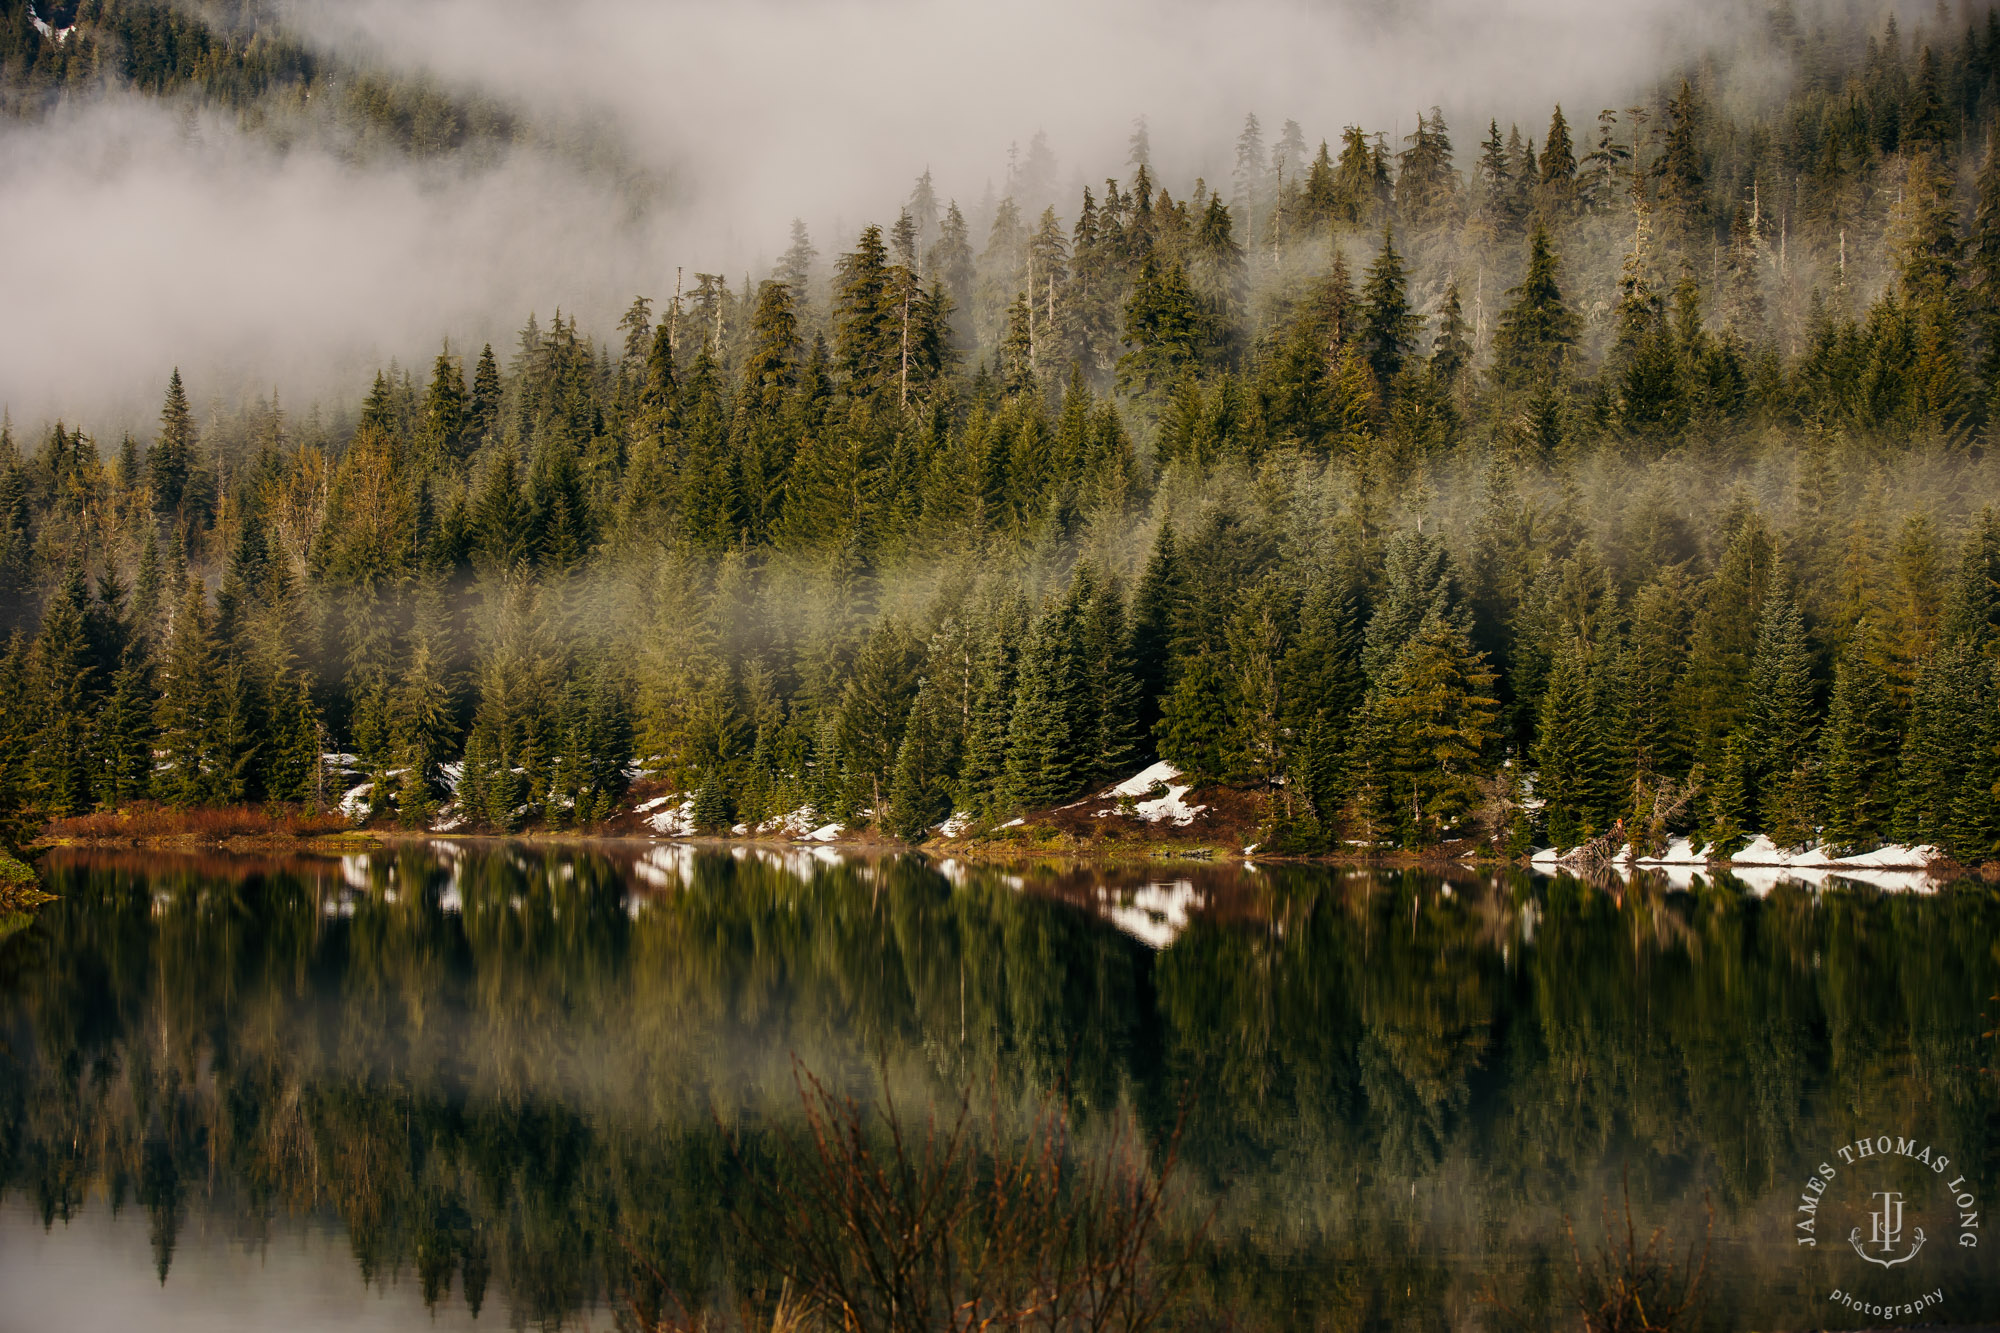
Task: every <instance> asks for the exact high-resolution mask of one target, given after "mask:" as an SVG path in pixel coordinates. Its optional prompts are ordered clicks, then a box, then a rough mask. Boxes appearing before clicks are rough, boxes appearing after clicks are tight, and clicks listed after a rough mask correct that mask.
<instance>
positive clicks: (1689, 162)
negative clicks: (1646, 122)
mask: <svg viewBox="0 0 2000 1333" xmlns="http://www.w3.org/2000/svg"><path fill="white" fill-rule="evenodd" d="M1699 133H1700V109H1699V106H1698V104H1697V103H1696V101H1695V95H1694V89H1693V87H1692V86H1690V85H1689V83H1688V82H1687V80H1685V79H1683V80H1681V86H1680V91H1679V92H1678V93H1676V94H1675V95H1674V96H1673V97H1672V98H1671V99H1669V100H1668V102H1667V140H1666V146H1665V148H1664V149H1663V150H1662V152H1661V153H1660V157H1659V160H1658V161H1656V162H1655V163H1654V164H1653V168H1652V170H1653V178H1654V191H1655V195H1656V197H1657V198H1658V200H1659V206H1660V215H1661V218H1662V220H1663V222H1664V223H1665V231H1666V234H1667V237H1668V239H1669V240H1670V241H1671V242H1673V243H1674V244H1675V245H1676V246H1677V247H1679V248H1681V249H1682V250H1684V251H1691V252H1693V253H1695V254H1696V255H1699V254H1700V253H1702V250H1703V249H1704V248H1705V247H1703V246H1702V244H1701V243H1702V242H1703V241H1704V240H1705V239H1706V238H1705V235H1704V233H1705V232H1706V231H1707V230H1708V222H1709V212H1708V183H1707V178H1706V173H1705V172H1704V170H1703V163H1702V153H1701V147H1700V143H1699V140H1698V137H1697V136H1698V135H1699Z"/></svg>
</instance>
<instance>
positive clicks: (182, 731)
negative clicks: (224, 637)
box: [153, 586, 223, 806]
mask: <svg viewBox="0 0 2000 1333" xmlns="http://www.w3.org/2000/svg"><path fill="white" fill-rule="evenodd" d="M212 634H213V631H212V629H211V627H210V624H209V617H208V605H207V601H206V599H205V598H204V597H203V596H202V594H201V590H200V588H199V587H198V586H190V587H188V588H187V589H186V591H185V592H184V594H183V595H182V597H181V600H180V604H179V607H178V608H177V609H176V610H175V612H174V618H173V625H172V628H171V629H170V630H169V631H168V635H167V642H166V647H165V650H164V654H163V658H162V665H161V670H160V698H159V705H158V709H159V712H158V721H157V726H158V732H159V746H160V752H161V770H162V771H161V772H160V773H159V774H158V775H156V777H155V779H154V783H153V786H154V789H155V791H156V792H158V793H159V794H160V795H161V796H162V797H163V798H164V799H166V800H167V801H169V802H170V803H172V804H174V805H180V806H190V805H198V804H200V803H202V802H203V801H206V800H209V799H211V798H212V796H213V794H214V792H215V790H216V788H217V786H218V785H219V783H220V778H221V775H220V772H219V770H220V767H221V762H222V758H223V757H222V756H220V755H218V754H217V753H216V751H215V738H214V730H213V729H214V723H215V719H216V717H217V716H218V715H219V714H220V713H221V711H222V690H221V688H220V682H219V679H218V677H219V668H218V663H217V661H216V653H215V644H214V640H213V637H212Z"/></svg>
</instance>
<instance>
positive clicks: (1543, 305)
mask: <svg viewBox="0 0 2000 1333" xmlns="http://www.w3.org/2000/svg"><path fill="white" fill-rule="evenodd" d="M1509 295H1511V296H1513V297H1514V298H1515V299H1514V304H1513V305H1511V306H1509V307H1508V308H1507V310H1506V311H1505V312H1504V313H1503V314H1502V315H1501V316H1500V327H1499V330H1498V331H1497V332H1496V333H1495V335H1494V338H1493V376H1494V379H1495V380H1496V381H1498V382H1499V384H1500V385H1501V387H1502V388H1507V389H1515V390H1529V389H1536V388H1547V387H1551V386H1554V385H1557V384H1559V383H1560V382H1561V381H1562V378H1563V376H1564V375H1565V374H1566V373H1567V369H1568V366H1569V360H1570V353H1571V349H1572V348H1573V347H1574V345H1575V343H1576V338H1577V321H1576V316H1575V315H1573V314H1572V313H1570V309H1569V307H1568V306H1567V305H1566V304H1564V302H1563V296H1562V289H1561V288H1560V287H1558V286H1557V285H1556V257H1555V254H1554V252H1553V251H1551V250H1550V249H1549V233H1548V230H1547V229H1546V228H1544V227H1543V226H1541V225H1540V224H1539V223H1537V224H1536V226H1535V229H1534V231H1533V232H1531V233H1530V234H1529V237H1528V272H1527V275H1526V276H1525V277H1523V278H1522V279H1521V285H1520V286H1518V287H1516V288H1514V289H1513V290H1512V291H1511V292H1509Z"/></svg>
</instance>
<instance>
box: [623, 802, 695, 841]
mask: <svg viewBox="0 0 2000 1333" xmlns="http://www.w3.org/2000/svg"><path fill="white" fill-rule="evenodd" d="M636 809H637V810H638V813H640V814H641V815H644V816H645V818H646V827H647V828H650V829H652V830H653V832H655V833H657V834H659V835H660V836H661V837H663V838H685V837H688V836H690V835H691V834H692V833H693V832H694V797H692V796H690V795H688V794H687V793H686V792H678V791H677V792H670V793H668V794H667V795H665V796H655V797H654V798H653V799H652V800H650V801H642V802H640V803H639V805H638V806H637V807H636Z"/></svg>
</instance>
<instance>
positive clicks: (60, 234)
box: [0, 0, 1762, 441]
mask: <svg viewBox="0 0 2000 1333" xmlns="http://www.w3.org/2000/svg"><path fill="white" fill-rule="evenodd" d="M281 12H282V14H283V16H284V18H285V21H286V23H287V24H288V26H289V27H290V29H291V30H292V31H294V32H295V33H297V34H300V35H302V36H303V37H304V38H305V39H306V40H307V41H308V43H309V44H310V45H311V46H312V47H313V48H314V49H315V50H316V51H318V52H319V53H321V54H322V55H324V56H326V57H328V58H331V59H335V60H338V61H341V62H345V65H344V66H343V67H344V68H360V69H383V70H389V71H394V72H399V73H403V74H416V75H423V76H426V77H428V78H431V79H434V80H435V81H437V82H438V83H439V84H440V85H441V86H443V87H444V88H446V89H448V90H452V91H456V92H461V93H466V94H476V95H479V96H483V97H486V98H491V99H496V100H497V101H498V102H499V103H501V104H502V105H505V106H507V107H509V108H514V109H517V110H518V111H519V112H521V113H523V114H525V115H527V116H529V117H534V118H540V119H541V120H542V121H545V122H548V123H550V124H557V125H561V126H563V127H564V134H565V135H567V136H568V143H569V144H570V145H572V146H569V147H566V146H564V144H563V140H562V137H561V136H555V137H550V138H547V139H544V140H541V141H539V146H532V147H531V146H522V147H518V148H515V149H512V150H508V151H501V152H499V153H497V154H492V155H487V156H484V157H474V156H469V155H461V156H459V157H452V158H446V159H442V160H431V161H427V162H413V161H412V160H411V159H409V158H407V157H403V156H399V155H384V154H380V153H375V154H366V153H361V152H357V151H354V149H353V146H352V145H346V144H342V143H341V142H339V141H338V140H337V139H331V140H330V139H327V138H325V137H314V136H303V137H300V138H296V139H294V140H293V141H292V142H291V143H290V145H289V146H288V147H282V148H281V147H279V146H277V142H276V141H277V140H278V139H281V138H284V137H285V136H283V135H273V134H270V133H260V132H257V131H254V130H248V131H246V130H245V129H243V128H239V127H238V125H237V124H235V123H234V122H233V121H231V120H229V119H227V118H225V117H224V116H219V115H215V114H213V113H210V112H203V111H196V110H192V109H190V108H189V107H187V106H185V105H182V104H180V103H177V102H174V101H171V100H158V99H148V98H141V97H138V96H136V95H129V94H114V95H107V96H105V97H102V98H100V99H96V100H89V99H86V100H81V101H73V102H66V103H64V104H62V105H59V106H57V107H56V108H54V109H53V111H52V112H51V113H50V114H49V115H47V116H46V117H44V118H41V119H36V120H31V121H26V122H21V121H14V122H9V123H8V124H7V126H6V128H5V129H4V131H0V180H4V181H5V182H6V188H5V189H4V190H0V228H4V234H5V235H7V236H8V237H10V238H12V243H13V244H14V245H15V246H16V247H17V261H16V262H14V263H10V264H8V265H6V266H5V267H4V268H0V309H4V310H6V311H7V313H8V318H7V320H6V321H5V324H4V329H0V404H4V405H5V406H6V407H7V408H8V410H9V411H10V412H11V413H12V415H13V417H14V419H15V421H16V422H17V423H18V424H20V425H24V426H28V427H30V428H32V427H34V426H37V425H38V424H39V423H41V422H44V421H46V420H48V419H51V418H54V417H57V416H61V417H64V418H66V419H68V420H70V421H71V422H79V421H80V422H82V423H83V424H84V425H85V426H86V427H87V428H88V429H90V430H92V431H93V432H94V433H96V434H97V435H98V436H99V437H100V438H106V437H108V438H110V439H112V440H113V441H115V438H116V432H117V430H118V429H120V428H125V427H136V428H137V429H139V430H140V431H141V433H150V418H151V416H152V414H153V413H154V412H155V411H156V410H157V404H158V400H159V393H160V388H161V386H162V385H163V384H164V382H165V380H166V377H167V374H168V371H169V370H170V369H171V368H172V367H173V366H174V365H176V364H178V365H180V366H181V368H182V370H183V373H184V375H185V376H186V377H187V379H188V380H189V383H190V385H191V388H192V391H193V393H194V395H195V398H196V400H197V402H207V401H235V400H238V399H240V398H242V397H244V396H245V395H247V394H250V393H253V392H268V391H270V390H272V389H276V390H277V391H278V392H279V393H280V396H281V397H282V398H284V399H285V400H287V401H288V402H291V403H294V404H300V405H303V404H304V403H306V402H310V401H312V400H315V399H324V398H329V397H331V398H335V399H338V400H340V401H351V400H352V399H354V398H356V397H357V396H358V395H359V393H360V392H361V391H362V389H363V388H365V385H366V382H367V377H368V375H369V374H370V372H371V371H372V370H373V369H374V368H376V367H377V366H379V365H381V364H384V363H385V362H386V361H388V360H389V359H390V358H391V357H397V358H401V359H402V360H403V361H404V362H406V363H410V362H414V363H417V364H423V363H424V362H426V361H427V360H428V358H429V357H430V356H431V355H433V354H434V353H435V351H436V349H437V347H438V345H439V342H440V340H442V339H444V338H450V339H452V340H453V342H454V343H455V344H456V345H459V346H461V347H474V348H476V346H477V345H478V343H480V342H482V341H485V340H488V339H491V340H494V341H495V342H496V345H498V344H503V343H504V342H505V340H506V339H507V338H508V337H509V334H510V331H511V330H513V329H514V328H517V327H518V326H519V324H520V323H521V321H522V320H523V319H524V318H525V316H526V314H527V312H528V311H529V310H531V309H532V310H536V311H538V312H540V313H541V314H542V315H543V317H544V318H546V317H547V316H548V314H549V313H550V312H551V311H552V310H553V309H555V308H556V307H558V306H560V307H562V308H563V309H565V310H568V311H570V312H572V313H575V314H577V315H579V316H580V317H581V320H582V323H583V327H584V328H585V329H586V330H593V331H597V332H602V331H604V330H607V329H608V328H609V326H610V324H611V322H612V320H613V319H614V318H615V316H616V313H617V311H618V310H619V309H620V308H622V306H623V305H624V304H625V303H626V302H627V301H629V299H630V298H631V296H632V295H634V294H635V293H644V294H647V295H650V296H653V297H655V298H664V297H665V296H667V295H668V294H670V293H671V291H672V287H673V280H674V273H675V270H676V269H677V268H685V269H686V270H687V271H688V272H689V273H692V272H694V271H697V270H703V271H710V272H721V273H724V274H727V275H728V276H729V277H730V280H731V281H732V283H735V282H740V281H742V280H743V278H744V277H746V276H748V277H750V278H751V279H753V280H755V279H757V278H761V277H762V276H764V275H765V274H766V273H767V272H768V270H769V266H770V263H771V260H772V257H773V256H774V255H775V254H776V253H777V252H778V251H779V250H780V249H782V248H783V246H784V245H785V243H786V240H787V229H788V225H789V222H790V220H791V219H792V218H793V217H794V216H800V217H803V218H804V219H805V220H806V221H807V223H808V224H809V226H810V227H811V230H812V234H813V238H814V240H815V243H816V244H817V246H818V247H819V250H820V252H821V255H822V261H823V262H825V261H826V260H830V259H831V257H833V256H834V255H837V254H838V253H839V252H840V251H841V250H842V249H844V248H845V247H846V246H848V245H849V244H851V243H852V240H853V236H854V234H855V233H856V232H857V231H858V230H859V229H860V227H862V226H863V225H865V224H866V223H867V222H869V221H879V222H884V223H887V222H889V221H893V219H894V216H895V212H896V209H897V207H898V205H899V203H900V201H901V200H902V199H903V198H904V197H905V195H906V194H907V192H908V189H909V185H910V182H911V181H912V180H913V179H914V177H915V176H916V175H917V174H918V173H920V172H921V171H923V170H925V169H927V168H928V169H930V170H931V171H932V172H933V173H934V176H935V178H936V181H937V185H938V189H939V193H940V195H941V196H942V197H945V198H956V199H957V200H958V201H959V202H960V203H961V205H962V206H963V207H964V208H965V209H966V211H967V214H968V216H969V217H970V218H971V219H972V222H973V226H974V228H975V234H974V244H975V247H978V246H980V245H983V243H984V225H985V212H984V208H985V205H988V204H990V202H991V201H992V199H994V198H995V197H997V196H998V195H999V194H1001V193H1005V192H1006V191H1008V190H1009V188H1010V184H1011V185H1015V186H1019V185H1023V182H1021V181H1018V180H1017V181H1014V182H1011V183H1010V180H1009V162H1010V153H1025V152H1026V150H1027V146H1028V144H1029V143H1030V141H1031V140H1032V139H1033V137H1034V136H1035V135H1036V134H1037V133H1044V134H1046V136H1047V142H1048V145H1049V147H1050V149H1051V150H1052V152H1053V153H1054V156H1055V166H1054V169H1053V170H1052V171H1050V172H1047V173H1044V177H1043V179H1041V180H1039V181H1036V182H1032V183H1029V184H1028V185H1027V187H1026V188H1025V189H1024V190H1023V192H1024V193H1027V194H1029V195H1030V196H1032V197H1030V198H1027V199H1024V200H1023V201H1022V202H1023V203H1024V204H1025V205H1026V206H1027V207H1028V208H1030V209H1032V210H1035V211H1038V210H1039V209H1040V207H1042V206H1043V205H1044V204H1046V203H1051V202H1053V203H1055V204H1057V206H1058V208H1059V210H1060V211H1062V212H1064V213H1065V214H1067V213H1068V212H1069V211H1071V210H1072V209H1073V208H1074V205H1075V201H1076V199H1077V197H1078V195H1079V193H1080V191H1081V189H1082V187H1083V186H1084V185H1085V184H1086V183H1091V182H1097V181H1101V180H1102V178H1103V177H1104V176H1105V175H1106V174H1109V173H1114V172H1115V173H1117V174H1119V175H1121V176H1122V175H1125V174H1127V173H1129V171H1130V163H1129V148H1128V143H1127V140H1128V138H1129V136H1130V135H1131V133H1132V129H1133V125H1134V122H1135V121H1136V120H1137V119H1138V118H1140V117H1144V118H1145V119H1146V121H1147V123H1148V127H1149V132H1150V138H1151V143H1152V149H1153V160H1154V164H1155V166H1156V168H1157V170H1158V171H1159V173H1160V177H1161V179H1162V181H1163V182H1164V183H1165V184H1167V185H1168V186H1169V188H1171V189H1173V190H1174V191H1175V192H1176V193H1177V194H1185V193H1186V192H1187V191H1188V190H1189V189H1191V188H1192V186H1193V182H1194V180H1195V178H1196V177H1197V176H1205V177H1206V178H1207V179H1208V180H1209V181H1210V182H1211V183H1215V184H1224V183H1226V182H1227V180H1228V176H1229V172H1230V170H1231V167H1232V164H1233V156H1234V146H1233V145H1234V138H1235V135H1236V133H1237V131H1238V130H1239V128H1240V126H1241V123H1242V120H1243V116H1244V114H1245V112H1246V111H1250V110H1255V111H1256V112H1257V113H1258V114H1259V115H1260V117H1261V118H1262V120H1263V122H1264V126H1265V131H1266V136H1267V139H1275V138H1276V135H1277V133H1278V130H1279V128H1280V126H1281V125H1282V123H1283V122H1284V121H1285V120H1286V119H1297V120H1298V121H1299V122H1300V123H1301V125H1302V126H1303V128H1304V131H1305V134H1306V138H1307V140H1308V142H1309V143H1310V144H1315V145H1316V144H1317V143H1318V141H1319V140H1320V139H1322V138H1327V139H1334V140H1337V138H1338V135H1339V133H1340V129H1341V127H1342V126H1343V125H1346V124H1349V123H1357V124H1361V125H1363V126H1365V127H1366V128H1368V129H1369V130H1371V131H1374V130H1377V129H1379V130H1382V131H1384V132H1385V133H1387V134H1388V135H1389V136H1390V139H1391V146H1392V147H1397V146H1400V145H1399V143H1398V141H1399V140H1400V137H1401V135H1402V134H1404V133H1407V132H1408V131H1409V129H1410V128H1411V127H1412V125H1413V123H1414V118H1415V116H1416V114H1417V113H1418V112H1419V111H1420V110H1423V109H1425V108H1428V107H1430V106H1432V105H1439V106H1441V107H1442V108H1443V109H1444V112H1445V114H1446V116H1447V118H1448V120H1449V121H1450V123H1451V124H1452V126H1453V128H1454V130H1455V132H1456V141H1457V145H1458V156H1459V163H1460V166H1461V168H1462V169H1463V168H1464V167H1465V165H1466V164H1467V163H1468V162H1469V159H1470V145H1471V144H1472V143H1473V141H1474V140H1475V139H1476V137H1477V135H1476V133H1475V129H1476V124H1475V122H1477V123H1483V122H1484V120H1485V119H1487V118H1488V117H1492V116H1497V117H1499V118H1500V120H1501V123H1502V124H1503V125H1504V124H1506V123H1508V122H1509V121H1510V120H1519V121H1520V122H1521V123H1522V125H1523V127H1524V130H1525V131H1526V132H1528V133H1536V132H1537V131H1538V127H1539V126H1540V125H1541V124H1543V123H1544V122H1545V121H1546V117H1547V115H1548V108H1549V107H1550V106H1551V105H1552V104H1553V103H1554V102H1556V101H1557V100H1562V101H1564V102H1565V104H1566V105H1567V107H1568V108H1569V109H1570V111H1571V113H1572V115H1571V119H1572V122H1573V123H1575V124H1577V125H1578V126H1579V128H1581V127H1582V126H1583V125H1586V124H1588V122H1589V119H1590V117H1591V116H1593V115H1594V114H1595V112H1596V109H1597V108H1598V107H1600V106H1623V105H1625V104H1627V103H1629V102H1631V101H1633V100H1635V99H1636V98H1638V97H1641V96H1642V95H1644V94H1645V93H1647V92H1648V90H1649V89H1650V88H1651V86H1652V85H1653V84H1654V83H1655V82H1656V81H1657V80H1658V79H1659V78H1660V77H1661V76H1662V75H1663V74H1664V73H1665V72H1666V71H1667V70H1668V69H1669V68H1670V67H1671V66H1672V64H1673V62H1675V61H1676V60H1678V59H1680V58H1682V57H1683V56H1686V55H1692V54H1693V53H1695V52H1697V51H1701V50H1705V49H1710V48H1713V47H1717V46H1720V45H1723V44H1726V43H1728V42H1730V41H1732V40H1733V39H1735V38H1736V37H1739V36H1741V35H1742V34H1743V33H1744V32H1745V31H1754V30H1755V24H1757V23H1759V22H1761V21H1762V19H1761V16H1759V15H1753V14H1748V13H1745V12H1743V9H1742V7H1739V6H1730V5H1723V4H1717V3H1701V4H1694V5H1689V4H1685V3H1669V2H1668V0H1642V2H1640V3H1635V4H1629V5H1622V6H1618V7H1616V9H1615V11H1606V10H1605V9H1604V7H1602V6H1593V5H1587V4H1584V3H1581V0H1542V2H1540V3H1534V4H1512V5H1486V4H1476V3H1469V0H1430V3H1425V4H1419V5H1407V6H1394V5H1383V4H1378V3H1360V2H1356V3H1343V4H1302V3H1291V2H1289V0H1260V3H1255V4H1251V5H1241V4H1231V5H1222V4H1214V3H1206V2H1201V3H1195V2H1193V0H1165V2H1159V0H1155V2H1153V3H1143V4H1142V3H1137V2H1136V0H1103V2H1101V3H1092V4H1085V5H1073V4H1057V3H1054V2H1053V0H1029V2H1028V3H1024V4H1020V5H1009V6H1004V7H1001V6H988V5H974V4H969V3H951V4H923V3H916V2H915V0H847V2H845V3H837V4H825V5H805V4H793V3H780V2H778V0H757V2H755V3H749V4H676V5H660V4H647V3H636V2H635V0H584V2H583V3H580V4H575V5H569V6H564V7H560V8H556V7H551V6H547V5H540V4H528V3H525V2H524V0H522V2H517V0H499V2H497V3H495V2H492V0H478V2H477V3H474V2H473V0H417V2H416V3H398V4H391V3H387V2H386V0H382V2H375V0H364V2H363V3H359V4H332V3H320V2H318V0H302V2H299V3H291V4H287V5H285V6H284V7H283V8H282V11H281ZM584 140H588V141H589V142H590V143H592V144H593V145H594V146H595V147H596V149H597V150H598V151H595V152H593V153H592V154H590V155H588V158H589V160H588V161H587V162H586V160H585V158H586V155H585V154H584V153H582V152H580V151H575V150H574V148H573V145H575V144H577V143H579V142H582V141H584Z"/></svg>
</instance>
